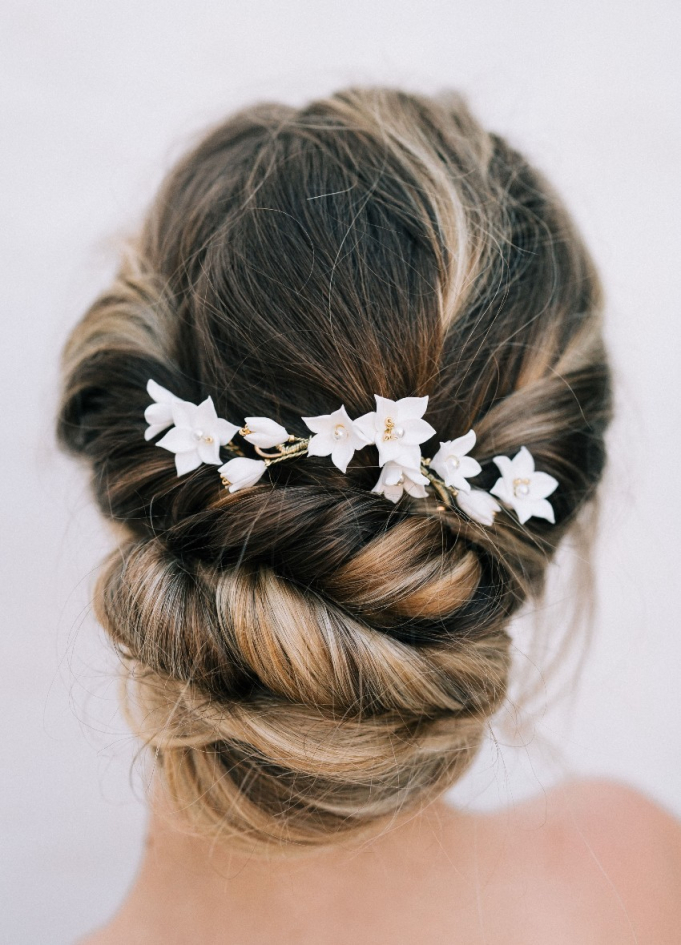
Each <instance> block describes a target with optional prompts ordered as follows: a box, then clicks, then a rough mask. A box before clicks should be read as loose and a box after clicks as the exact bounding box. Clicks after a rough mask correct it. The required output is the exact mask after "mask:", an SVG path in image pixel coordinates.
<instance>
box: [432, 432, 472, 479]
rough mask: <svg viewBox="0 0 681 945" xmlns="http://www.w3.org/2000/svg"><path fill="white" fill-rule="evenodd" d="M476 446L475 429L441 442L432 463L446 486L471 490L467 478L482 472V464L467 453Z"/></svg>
mask: <svg viewBox="0 0 681 945" xmlns="http://www.w3.org/2000/svg"><path fill="white" fill-rule="evenodd" d="M474 446H475V431H474V430H469V431H468V433H466V434H465V436H459V437H457V438H456V439H455V440H447V441H446V442H444V443H442V442H441V443H440V449H439V450H438V451H437V453H436V454H435V456H433V458H432V460H431V461H430V465H431V468H432V469H434V470H435V472H436V473H437V474H438V476H439V477H440V478H441V479H442V480H444V484H445V485H446V486H450V487H451V488H453V489H458V490H459V491H461V492H470V491H471V486H470V483H469V482H467V480H468V479H471V478H472V477H473V476H477V475H478V473H480V472H482V466H481V465H480V463H479V462H478V461H477V459H473V457H472V456H467V455H466V454H467V453H470V451H471V450H472V449H473V447H474Z"/></svg>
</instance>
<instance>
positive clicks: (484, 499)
mask: <svg viewBox="0 0 681 945" xmlns="http://www.w3.org/2000/svg"><path fill="white" fill-rule="evenodd" d="M456 504H457V505H458V506H459V508H460V509H461V511H462V512H465V513H466V515H467V516H468V517H469V518H472V519H473V521H475V522H479V523H480V525H488V526H489V525H493V524H494V516H495V514H496V513H497V512H498V511H499V509H500V507H501V506H500V505H499V503H498V502H495V501H494V499H493V498H492V496H491V495H490V494H489V493H488V492H485V491H484V490H483V489H473V490H471V492H459V493H458V495H457V496H456Z"/></svg>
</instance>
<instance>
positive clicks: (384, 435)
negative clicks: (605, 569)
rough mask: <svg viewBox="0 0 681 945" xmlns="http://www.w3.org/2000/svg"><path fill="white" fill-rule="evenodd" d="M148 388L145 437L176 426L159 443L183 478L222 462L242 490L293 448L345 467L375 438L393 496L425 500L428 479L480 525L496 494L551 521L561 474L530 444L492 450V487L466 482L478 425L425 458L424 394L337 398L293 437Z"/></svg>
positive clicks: (428, 429) (520, 512)
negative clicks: (245, 447) (361, 404)
mask: <svg viewBox="0 0 681 945" xmlns="http://www.w3.org/2000/svg"><path fill="white" fill-rule="evenodd" d="M147 392H148V393H149V396H150V397H151V398H152V400H153V401H154V403H153V404H150V405H149V406H148V407H147V409H146V410H145V412H144V417H145V420H146V421H147V424H148V427H147V429H146V431H145V434H144V437H145V439H146V440H152V439H153V438H154V437H155V436H157V435H158V434H159V433H162V432H163V431H164V430H168V427H170V429H169V430H168V432H167V433H166V434H165V435H164V436H162V437H161V439H160V440H158V441H157V443H156V446H160V447H162V448H163V449H166V450H169V451H170V452H172V453H174V454H175V467H176V469H177V474H178V476H182V475H184V474H185V473H188V472H192V470H194V469H197V468H198V467H199V466H200V465H201V464H202V463H208V464H212V465H216V466H218V467H219V468H218V473H219V474H220V478H221V479H222V483H223V485H224V487H225V488H226V489H228V490H229V492H237V491H238V490H239V489H247V488H249V487H250V486H254V485H256V483H258V482H259V481H260V480H261V479H262V477H263V475H264V474H265V472H266V471H267V469H268V467H269V466H271V465H272V464H273V463H279V462H282V461H283V460H287V459H291V458H292V457H295V456H303V455H308V456H330V457H331V462H332V463H333V464H334V465H335V466H336V467H337V468H338V469H340V470H341V472H343V473H345V472H346V471H347V468H348V464H349V463H350V461H351V459H352V457H353V456H354V454H355V452H356V451H357V450H361V449H364V447H365V446H369V445H375V446H376V447H377V449H378V465H379V466H380V467H381V472H380V475H379V478H378V482H377V483H376V485H375V486H374V488H373V489H372V490H371V491H372V492H376V493H378V494H379V495H383V496H385V498H386V499H389V500H390V501H391V502H398V501H399V500H400V499H401V497H402V495H403V494H404V493H405V492H406V493H407V494H408V495H410V496H412V497H413V498H415V499H425V498H427V496H428V491H427V489H428V487H429V486H430V487H431V488H432V489H433V491H434V492H435V493H436V495H437V496H438V498H439V499H440V500H441V502H442V503H443V505H442V506H438V508H440V509H441V510H443V511H444V509H446V508H450V509H451V508H453V506H454V504H455V505H457V506H458V508H459V509H461V511H462V512H464V514H465V515H467V516H468V517H469V518H471V519H473V520H474V521H476V522H478V523H479V524H481V525H486V526H490V525H493V524H494V516H495V515H496V513H497V512H498V511H499V510H500V508H501V506H500V505H499V503H498V502H497V501H496V499H494V498H493V496H496V497H497V498H498V499H499V500H500V501H501V502H502V504H503V505H505V506H506V507H507V508H510V509H513V510H514V511H515V512H516V514H517V516H518V520H519V521H520V523H521V524H522V525H524V524H525V522H526V521H527V520H528V519H529V518H531V517H532V516H535V517H537V518H544V519H547V520H548V521H549V522H554V521H555V516H554V511H553V507H552V505H551V503H550V502H549V501H548V496H550V495H551V494H552V493H553V492H554V491H555V489H556V488H557V487H558V480H557V479H554V477H553V476H550V475H549V474H548V473H544V472H536V471H535V468H534V459H533V457H532V454H531V453H530V451H529V450H528V449H527V448H526V447H524V446H523V447H521V449H520V451H519V452H518V453H517V454H516V456H514V458H513V459H510V457H508V456H495V457H494V462H495V463H496V465H497V467H498V469H499V472H500V473H501V478H499V479H497V481H496V483H495V484H494V486H493V487H492V488H491V489H490V491H489V492H486V491H485V490H484V489H476V488H473V487H472V486H471V484H470V483H469V482H468V480H469V479H474V478H475V477H476V476H477V475H479V474H480V473H481V472H482V466H481V465H480V463H479V462H478V461H477V460H476V459H474V458H473V457H472V456H469V455H468V454H469V453H470V452H471V450H472V449H473V447H474V446H475V443H476V436H475V432H474V431H473V430H469V431H468V433H465V434H464V435H463V436H459V437H457V438H456V439H454V440H447V441H445V442H440V448H439V450H438V451H437V453H436V454H435V455H434V456H433V458H432V459H427V458H424V457H423V456H422V455H421V444H422V443H425V442H426V440H429V439H430V438H431V437H433V436H435V435H436V431H435V429H434V428H433V427H432V426H431V425H430V424H429V423H428V421H427V420H424V419H423V415H424V413H425V412H426V409H427V407H428V398H427V397H403V398H402V399H401V400H390V399H389V398H387V397H379V395H378V394H375V395H374V396H375V399H376V410H375V411H372V412H371V413H366V414H364V415H363V416H362V417H359V418H358V419H357V420H352V419H351V418H350V416H348V413H347V411H346V409H345V407H344V406H341V407H339V408H338V410H334V412H333V413H329V414H322V415H321V416H318V417H302V418H301V419H302V420H303V422H304V423H305V425H306V426H307V427H308V429H309V430H310V431H311V433H312V434H313V435H312V436H310V437H296V436H293V435H291V434H289V432H288V431H287V430H286V429H285V428H284V427H283V426H282V425H281V424H280V423H277V422H276V421H274V420H271V419H270V418H269V417H246V418H245V421H244V425H243V426H241V427H239V426H237V425H236V424H235V423H230V422H229V421H228V420H223V419H222V418H221V417H218V415H217V412H216V410H215V406H214V404H213V401H212V398H210V397H207V398H206V399H205V400H204V401H203V402H202V403H201V404H198V405H197V404H192V403H190V402H189V401H186V400H181V399H180V398H179V397H176V396H175V394H172V393H171V392H170V391H169V390H166V389H165V388H164V387H161V385H160V384H157V383H156V382H155V381H153V380H150V381H149V382H148V384H147ZM237 434H239V435H240V436H241V437H242V438H243V439H244V440H246V442H248V443H250V444H251V446H252V447H253V449H254V450H255V452H256V454H257V455H258V456H259V457H261V458H260V459H252V458H250V457H248V456H244V455H243V453H242V451H241V449H240V447H239V446H237V445H236V444H235V443H233V442H232V440H233V439H234V437H235V436H236V435H237ZM227 446H228V447H229V451H230V452H231V453H232V454H233V455H232V458H231V459H229V460H228V461H227V462H226V463H223V464H222V465H220V463H221V462H222V458H221V456H220V449H221V448H222V447H227ZM272 450H274V452H271V451H272Z"/></svg>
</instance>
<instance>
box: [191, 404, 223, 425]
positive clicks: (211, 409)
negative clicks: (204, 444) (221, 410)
mask: <svg viewBox="0 0 681 945" xmlns="http://www.w3.org/2000/svg"><path fill="white" fill-rule="evenodd" d="M217 419H218V415H217V412H216V410H215V404H214V403H213V398H212V397H206V399H205V400H203V401H201V403H200V404H199V406H198V407H197V408H196V412H195V414H194V426H195V427H198V428H199V429H200V430H206V431H208V430H212V428H213V426H214V424H215V421H216V420H217Z"/></svg>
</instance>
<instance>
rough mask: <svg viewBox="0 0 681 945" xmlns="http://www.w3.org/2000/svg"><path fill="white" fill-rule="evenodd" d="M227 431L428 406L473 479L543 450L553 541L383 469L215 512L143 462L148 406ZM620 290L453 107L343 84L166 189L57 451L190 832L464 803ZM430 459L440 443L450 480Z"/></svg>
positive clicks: (359, 459)
mask: <svg viewBox="0 0 681 945" xmlns="http://www.w3.org/2000/svg"><path fill="white" fill-rule="evenodd" d="M149 378H153V379H154V380H156V381H157V382H158V383H160V384H161V385H163V386H164V387H167V388H168V389H170V390H172V391H173V392H174V393H175V394H177V395H178V396H180V397H181V398H183V399H186V400H189V401H192V402H194V403H199V402H200V401H201V400H203V399H204V398H205V397H207V396H208V395H210V396H212V398H213V400H214V402H215V405H216V408H217V412H218V414H219V415H220V416H222V417H226V418H227V419H229V420H231V421H233V422H236V423H239V422H241V421H242V418H243V417H244V416H247V415H253V416H265V417H271V418H273V419H275V420H277V421H278V422H280V423H282V424H283V425H284V426H285V427H286V428H287V429H288V430H289V431H290V432H292V433H294V434H295V435H296V436H305V435H307V433H308V431H307V429H306V427H305V425H304V424H303V422H302V420H301V417H302V416H315V415H319V414H325V413H330V412H331V411H333V410H335V409H336V408H337V407H338V406H339V405H340V404H344V405H345V407H346V408H347V410H348V412H349V413H350V415H351V416H359V415H361V414H363V413H366V412H367V411H370V410H372V409H374V401H373V395H374V394H380V395H382V396H384V397H390V398H393V399H398V398H401V397H405V396H412V395H418V396H423V395H428V396H429V398H430V399H429V406H428V412H427V414H426V419H427V420H428V421H429V422H430V423H432V424H433V426H434V427H435V428H436V430H437V431H438V434H439V438H440V439H442V440H446V439H453V438H454V437H457V436H460V435H462V434H463V433H465V432H466V431H467V430H468V429H469V428H471V427H473V428H474V429H475V431H476V432H477V437H478V440H477V445H476V448H475V450H474V455H475V457H476V459H478V460H479V462H480V463H481V464H482V467H483V472H482V474H481V475H480V476H479V477H478V479H477V480H476V483H475V484H476V485H479V486H480V487H481V488H483V489H489V488H490V487H491V486H492V485H493V483H494V482H495V480H496V478H497V476H498V470H497V469H496V467H495V465H494V463H493V462H492V459H493V457H494V456H495V455H497V454H499V453H504V454H508V455H514V454H515V453H516V452H517V451H518V449H519V448H520V447H521V446H526V447H527V448H528V449H529V450H530V451H531V453H532V454H533V456H534V457H535V460H536V463H537V468H538V469H541V470H544V471H546V472H548V473H550V474H551V475H553V476H555V477H556V478H557V479H558V481H559V483H560V486H559V488H558V489H557V491H556V492H555V493H554V495H553V496H552V497H551V503H552V505H553V507H554V510H555V515H556V524H555V525H551V524H550V523H548V522H546V521H544V520H541V519H537V518H532V519H530V520H529V521H528V522H527V523H526V524H525V525H524V526H521V525H520V524H519V522H518V519H517V517H516V516H515V515H514V514H513V513H512V512H509V511H506V510H504V511H502V512H500V513H498V514H497V517H496V521H495V523H494V525H492V526H490V527H485V526H482V525H480V524H478V523H476V522H474V521H471V520H470V519H469V518H467V517H466V515H465V514H464V513H463V512H461V511H459V510H456V509H454V510H443V508H442V506H439V505H438V501H437V497H433V498H432V499H430V498H429V499H427V500H422V499H420V500H412V499H410V498H409V497H407V496H405V497H404V498H403V499H401V500H400V502H399V503H398V504H397V505H392V504H391V503H390V502H388V501H387V500H386V499H385V498H384V497H383V496H380V495H376V494H374V493H372V492H371V491H370V490H371V488H372V486H373V485H374V483H375V481H376V478H377V475H378V469H377V456H376V451H375V449H373V448H367V449H364V450H362V451H360V452H358V453H356V454H355V457H354V459H353V461H352V463H351V464H350V466H349V468H348V472H347V475H343V474H342V473H340V472H339V470H338V469H336V468H335V467H334V466H333V465H332V464H331V462H330V461H329V460H328V459H320V458H310V457H305V458H303V459H300V460H297V461H291V462H287V463H281V464H278V465H275V466H272V467H271V469H270V471H269V473H268V475H267V476H266V477H265V478H264V479H263V480H262V481H261V482H260V483H259V484H258V485H256V486H254V487H251V488H248V489H245V490H243V491H240V492H236V493H234V494H229V493H228V492H227V491H226V490H225V489H223V488H221V486H220V481H219V477H218V475H217V474H216V469H215V467H214V466H205V465H204V466H201V467H200V468H199V469H197V470H196V471H195V472H192V473H190V474H188V475H185V476H182V477H178V476H177V474H176V470H175V466H174V462H173V455H172V454H171V453H169V452H167V451H165V450H162V449H158V448H157V447H156V446H155V444H154V442H145V439H144V431H145V426H146V425H145V421H144V410H145V408H146V407H147V406H148V404H149V403H150V399H149V397H148V395H147V393H146V389H145V387H146V383H147V380H148V379H149ZM609 415H610V383H609V371H608V366H607V363H606V358H605V354H604V348H603V342H602V337H601V292H600V288H599V283H598V279H597V276H596V274H595V271H594V267H593V265H592V262H591V260H590V258H589V256H588V254H587V252H586V250H585V248H584V246H583V244H582V241H581V239H580V238H579V236H578V235H577V233H576V232H575V229H574V228H573V225H572V223H571V221H570V219H569V218H568V216H567V214H566V212H565V210H564V209H563V207H562V205H561V203H560V202H559V200H558V199H557V197H556V195H555V194H554V193H553V191H552V190H551V188H550V187H549V186H548V185H547V183H546V181H545V180H544V178H543V177H542V176H541V175H540V174H539V173H538V172H537V171H536V170H534V169H533V168H532V167H530V166H529V165H528V163H527V162H526V161H525V160H524V159H523V158H522V157H521V156H520V155H519V154H518V153H517V152H516V151H514V150H513V149H512V148H511V147H509V145H508V144H506V143H505V141H504V140H502V139H501V138H499V137H497V136H496V135H493V134H489V133H487V132H486V131H484V130H483V129H482V128H481V127H480V126H479V124H478V123H477V122H476V120H475V119H474V118H473V117H472V116H471V114H470V112H469V111H468V109H467V107H466V106H465V105H464V104H463V103H462V101H461V100H460V99H459V98H458V97H456V96H451V95H448V96H443V97H440V98H437V99H431V98H426V97H423V96H417V95H407V94H404V93H402V92H398V91H390V90H384V89H350V90H348V91H344V92H341V93H339V94H336V95H334V96H332V97H330V98H327V99H324V100H321V101H317V102H314V103H312V104H311V105H308V106H307V107H305V108H302V109H294V108H288V107H284V106H281V105H261V106H257V107H253V108H248V109H246V110H245V111H242V112H240V113H239V114H237V115H235V116H234V117H232V118H230V119H229V120H227V121H226V122H225V123H224V124H222V125H220V126H219V127H218V128H216V129H215V130H214V131H212V132H211V133H210V134H209V135H208V137H207V138H205V140H202V141H201V143H200V144H199V145H198V147H196V148H195V150H193V151H192V152H191V153H190V154H189V155H188V156H187V157H186V158H185V159H184V160H182V161H181V162H180V164H179V165H178V166H177V167H176V168H175V169H174V170H173V171H172V173H171V174H170V176H169V177H168V179H167V181H166V183H165V184H164V186H163V187H162V189H161V191H160V193H159V195H158V197H157V199H156V201H155V203H154V205H153V207H152V209H151V211H150V213H149V215H148V218H147V220H146V223H145V225H144V227H143V229H142V232H141V234H140V236H139V238H138V239H137V241H136V242H135V243H134V245H133V246H132V248H131V249H130V250H129V252H128V253H127V255H126V257H125V259H124V261H123V263H122V266H121V268H120V271H119V274H118V276H117V277H116V279H115V281H114V283H113V285H112V286H111V287H110V288H109V289H108V290H107V291H106V292H104V293H103V294H102V295H101V296H100V298H98V299H97V300H96V302H95V303H94V304H93V306H92V307H91V309H90V310H89V311H88V312H87V314H86V315H85V317H84V318H83V320H82V321H81V323H80V324H79V325H78V326H77V328H76V329H75V331H74V332H73V334H72V336H71V338H70V340H69V342H68V345H67V347H66V351H65V357H64V392H63V402H62V405H61V411H60V417H59V436H60V440H61V443H62V444H63V445H64V446H65V447H66V448H68V450H70V451H71V452H72V453H74V454H76V455H78V456H81V457H83V459H84V460H86V462H87V463H88V464H89V466H90V468H91V471H92V484H93V488H94V493H95V496H96V499H97V502H98V504H99V507H100V508H101V510H102V512H103V513H104V515H105V516H106V517H107V518H109V519H111V520H112V521H113V522H115V523H117V525H118V526H119V528H118V534H119V536H123V537H122V538H121V539H120V542H119V545H118V547H116V549H115V551H114V552H113V553H112V554H111V557H110V558H109V560H108V563H107V564H106V566H105V567H104V569H103V572H102V573H101V576H100V578H99V581H98V585H97V588H96V594H95V605H96V612H97V615H98V618H99V620H100V621H101V623H102V625H103V626H104V628H105V629H106V631H107V633H108V634H109V635H110V637H111V639H112V640H113V642H114V644H115V645H116V647H117V648H118V650H119V651H120V653H121V655H122V656H123V665H124V667H125V672H126V676H127V678H128V683H129V685H128V689H127V693H128V700H129V704H128V708H129V710H130V715H131V718H132V719H133V724H134V726H135V728H136V730H137V731H138V732H139V734H140V735H141V736H142V737H143V738H144V740H145V741H146V742H147V743H148V744H149V745H150V746H152V748H153V750H154V751H155V753H156V756H157V759H158V762H159V768H160V772H161V775H162V780H163V783H164V784H165V786H166V787H167V789H168V791H169V793H170V796H171V797H172V799H173V802H174V803H175V804H176V806H177V808H178V810H181V811H182V812H183V813H184V815H185V816H188V817H190V818H191V819H192V821H193V823H194V824H196V825H198V826H200V827H202V828H207V829H208V830H210V831H213V832H215V833H218V832H219V833H220V834H222V835H225V836H231V838H232V840H233V841H240V842H241V843H243V844H245V845H247V846H248V847H249V849H258V848H263V847H269V848H279V849H284V848H292V845H293V846H295V847H297V848H300V847H307V846H312V845H322V844H329V843H331V842H334V841H339V840H340V839H341V838H342V837H345V836H352V835H353V834H359V833H361V832H362V831H369V830H370V829H373V828H375V827H376V826H377V825H380V824H381V823H382V822H383V821H384V819H385V818H388V817H389V816H390V815H393V814H395V813H396V812H398V811H400V810H406V809H410V808H411V809H415V808H417V807H418V806H419V805H422V804H425V803H427V802H428V801H429V800H431V799H432V798H434V797H435V796H436V795H438V794H440V793H441V792H442V791H443V790H444V789H445V788H447V787H449V786H451V785H452V784H453V783H454V782H455V781H456V780H457V779H458V778H459V777H460V776H461V774H462V773H463V772H464V770H465V769H466V768H467V766H468V765H469V764H470V762H471V760H472V759H473V757H474V755H475V752H476V749H477V747H478V745H479V744H480V741H481V738H482V736H483V734H484V733H485V730H486V728H487V727H488V725H489V721H490V718H491V716H492V715H493V713H494V712H495V710H496V709H497V708H498V707H499V706H500V704H501V703H502V700H503V699H504V696H505V694H506V691H507V679H508V672H509V635H508V624H509V620H510V618H511V617H512V616H513V614H515V613H516V612H517V611H518V609H519V608H520V606H521V605H522V604H523V602H525V601H527V600H528V598H536V597H538V596H539V595H540V594H541V592H542V587H543V584H544V576H545V572H546V567H547V564H548V563H549V561H550V560H551V558H552V556H553V555H554V552H555V551H556V548H557V546H558V545H559V543H560V541H561V539H562V538H563V536H564V535H565V533H566V532H567V531H568V529H569V528H570V526H571V524H572V523H573V522H574V521H575V519H576V516H577V515H578V513H579V512H580V510H582V508H583V507H584V506H585V504H586V503H587V502H588V501H589V500H590V499H592V497H593V496H594V491H595V487H596V485H597V483H598V480H599V478H600V476H601V473H602V470H603V466H604V459H605V452H604V443H603V434H604V431H605V428H606V425H607V422H608V419H609ZM437 445H438V444H437V442H436V441H435V442H430V443H426V444H423V453H424V455H426V456H432V455H433V452H434V450H436V449H437Z"/></svg>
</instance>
